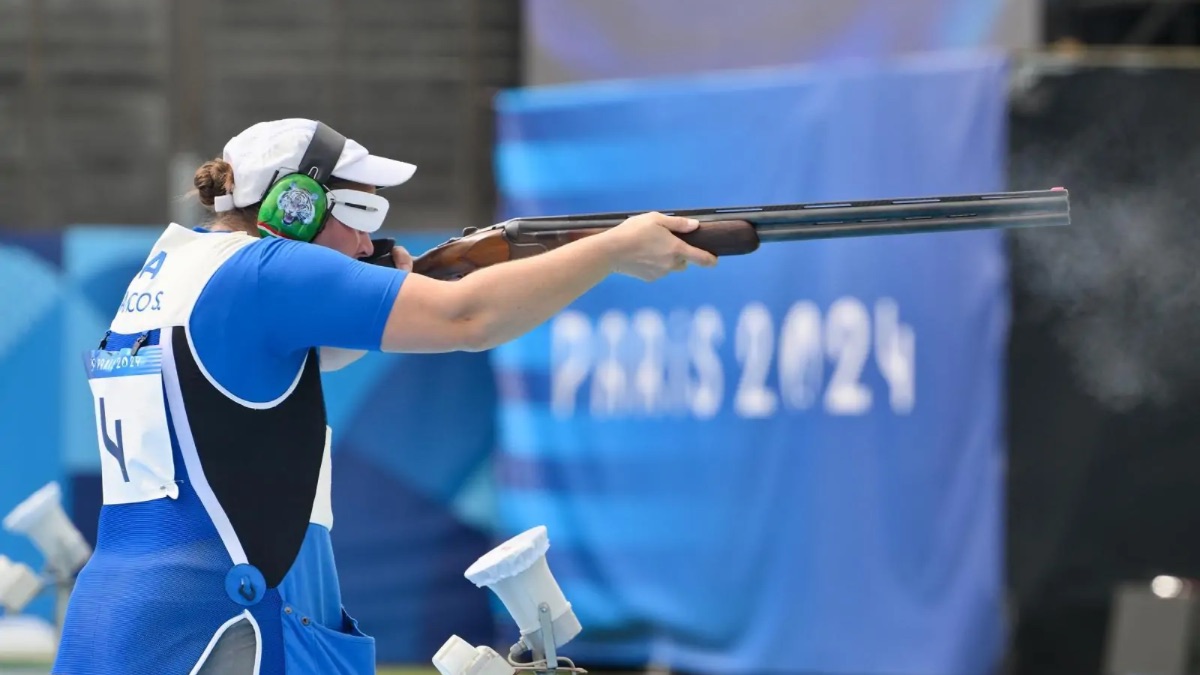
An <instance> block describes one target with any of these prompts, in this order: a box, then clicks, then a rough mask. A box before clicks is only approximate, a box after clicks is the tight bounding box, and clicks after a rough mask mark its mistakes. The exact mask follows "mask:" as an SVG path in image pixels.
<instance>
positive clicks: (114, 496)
mask: <svg viewBox="0 0 1200 675" xmlns="http://www.w3.org/2000/svg"><path fill="white" fill-rule="evenodd" d="M130 352H131V350H129V349H122V350H120V351H106V350H92V351H89V352H86V353H85V355H84V365H85V367H86V369H87V376H88V384H89V386H90V387H91V390H92V399H93V403H94V404H95V413H96V440H97V443H98V444H99V447H100V465H101V477H102V480H103V485H104V503H105V504H129V503H133V502H145V501H150V500H152V499H159V498H162V497H170V498H171V499H175V498H177V497H178V496H179V485H178V484H177V483H176V482H175V461H174V459H173V458H172V455H171V434H170V431H169V429H168V427H167V411H166V407H165V404H164V403H163V390H162V348H161V347H158V346H149V347H142V348H141V349H140V350H138V352H137V354H131V353H130Z"/></svg>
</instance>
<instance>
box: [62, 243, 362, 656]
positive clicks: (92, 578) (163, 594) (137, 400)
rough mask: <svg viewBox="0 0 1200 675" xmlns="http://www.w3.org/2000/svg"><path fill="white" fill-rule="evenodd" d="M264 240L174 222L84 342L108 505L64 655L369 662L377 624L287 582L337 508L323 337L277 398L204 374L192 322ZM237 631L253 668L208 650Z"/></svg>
mask: <svg viewBox="0 0 1200 675" xmlns="http://www.w3.org/2000/svg"><path fill="white" fill-rule="evenodd" d="M258 241H260V240H258V239H256V238H252V237H250V236H247V235H244V234H240V233H205V232H197V231H193V230H189V229H187V228H184V227H181V226H179V225H175V224H172V225H170V226H169V227H168V228H167V230H166V231H165V232H164V233H163V235H162V236H161V237H160V238H159V239H158V241H157V242H156V243H155V245H154V247H153V249H152V250H151V251H150V254H149V255H148V256H147V258H146V262H145V264H144V265H143V267H142V269H141V270H140V271H139V272H138V274H137V275H136V276H135V277H134V278H133V280H132V281H131V282H130V284H129V286H128V289H127V290H126V292H125V295H124V297H123V299H122V301H121V306H120V308H119V309H118V311H117V314H116V316H115V318H114V319H113V321H112V323H111V326H110V330H109V333H108V334H107V335H106V337H105V340H104V343H102V345H101V347H100V349H97V350H94V351H91V352H89V353H88V354H87V355H86V357H85V366H86V369H87V373H88V382H89V385H90V388H91V391H92V395H93V399H94V404H95V418H96V437H97V442H98V446H99V450H100V460H101V474H102V484H103V499H104V507H103V509H102V511H101V520H100V531H99V536H98V541H97V546H96V552H95V554H94V555H93V557H92V560H91V561H89V563H88V566H87V567H85V569H84V570H83V571H82V572H81V573H80V576H79V581H78V584H77V587H76V592H75V595H74V596H73V597H72V600H71V607H70V610H69V611H68V616H67V620H66V627H65V630H64V634H63V647H62V649H61V650H60V654H59V662H58V666H57V668H58V670H56V671H55V672H66V673H70V672H109V671H107V670H105V668H106V667H110V668H113V669H115V670H114V671H112V672H118V671H119V672H125V673H129V674H131V675H135V674H137V675H140V673H142V672H147V673H148V672H150V671H152V670H154V669H155V668H160V667H161V668H162V669H161V670H159V671H158V672H157V673H156V675H161V674H162V673H171V672H176V670H171V669H167V668H166V667H165V666H163V665H161V664H162V663H165V662H169V663H172V664H176V666H173V667H176V668H177V669H182V670H180V675H184V674H185V673H188V672H200V673H207V672H208V671H209V670H211V669H212V668H213V667H216V668H217V670H219V671H223V672H230V673H237V674H240V673H242V672H246V673H259V672H262V673H268V672H272V673H274V672H284V670H282V664H283V663H284V662H285V659H284V655H285V654H286V663H287V664H288V665H287V672H296V671H300V672H308V670H309V669H310V668H311V669H314V672H318V671H319V672H328V673H359V672H374V670H373V668H374V641H373V639H371V638H370V637H368V636H365V635H363V634H362V633H360V632H358V630H357V624H356V623H355V622H354V621H353V620H352V619H350V618H349V617H348V616H347V615H345V614H344V610H343V619H344V621H345V623H344V625H343V626H341V627H320V626H317V625H316V622H313V621H310V620H309V618H308V617H306V616H304V612H303V608H296V609H295V610H293V608H292V607H291V606H290V605H289V598H288V597H287V596H288V593H287V589H288V588H289V586H288V585H287V584H284V583H283V582H284V581H285V578H287V583H288V584H295V583H304V581H294V580H293V579H292V578H294V577H297V576H299V577H301V578H302V579H304V580H305V581H311V580H314V578H316V577H318V576H319V575H318V574H310V573H309V570H307V569H300V571H293V564H294V563H296V562H297V557H298V555H299V554H300V551H301V547H302V546H303V545H305V542H306V536H307V535H308V532H309V528H310V524H313V523H315V524H318V525H323V526H324V527H325V528H330V529H331V528H332V525H333V514H332V508H331V500H330V429H329V427H328V426H327V424H326V415H325V404H324V398H323V391H322V387H321V378H320V366H319V359H318V354H319V352H318V350H317V349H315V348H314V349H310V350H309V351H308V354H307V355H306V356H305V359H304V361H303V364H302V365H301V367H300V368H299V370H298V371H297V373H296V376H295V379H294V380H293V381H292V382H291V385H290V386H289V387H288V388H287V390H286V391H285V392H283V393H282V394H281V395H280V396H279V397H278V398H276V399H275V400H272V401H268V402H250V401H245V400H242V399H240V398H238V397H237V396H236V395H234V394H233V393H231V392H229V391H227V390H226V389H225V388H224V387H222V386H221V384H220V383H218V382H217V381H215V380H214V379H213V378H212V377H211V376H210V374H209V373H208V372H207V371H206V370H205V367H204V363H203V362H202V361H201V359H200V358H199V356H198V355H197V351H196V348H195V346H194V345H193V343H192V339H191V336H190V333H189V323H190V320H191V317H192V310H193V308H194V307H195V305H196V301H197V299H198V298H199V297H200V295H201V293H202V291H203V290H204V288H205V286H206V284H207V283H208V281H209V279H210V278H211V277H212V276H213V275H214V274H215V273H216V272H217V270H218V269H219V268H220V267H221V265H222V264H224V263H225V262H226V261H228V260H229V259H230V258H231V257H232V256H233V255H235V254H236V253H237V252H238V251H240V250H242V249H243V248H244V247H246V246H250V245H252V244H254V243H255V242H258ZM228 339H229V340H232V341H234V342H235V343H236V342H237V341H238V340H239V339H240V336H238V335H236V334H231V335H229V336H228ZM255 348H256V346H255V344H253V343H247V344H246V349H250V350H252V349H255ZM218 539H219V543H218ZM321 546H324V547H325V548H328V547H327V536H326V540H324V543H323V544H321ZM318 557H319V556H318ZM298 567H299V568H303V566H302V565H298ZM289 571H292V575H291V578H288V575H289ZM318 582H319V581H318ZM125 586H128V588H126V587H125ZM338 628H341V629H342V630H343V631H344V632H340V633H339V632H338V630H337V629H338ZM314 631H317V632H314ZM234 633H238V634H239V635H240V637H239V638H238V640H237V641H240V642H241V643H243V647H242V648H241V652H242V653H243V654H247V653H248V654H249V656H247V657H246V658H247V659H249V658H250V657H253V661H252V663H253V668H251V667H250V663H251V661H249V660H246V661H242V662H241V664H240V665H237V664H227V663H225V662H222V663H220V664H215V665H214V664H211V663H210V664H209V665H208V666H206V668H200V667H199V666H198V665H197V664H199V663H205V662H206V659H210V657H212V658H215V657H213V654H215V653H217V652H219V651H221V650H219V649H215V648H216V647H219V646H220V645H219V643H220V642H221V641H222V638H223V637H226V638H230V637H231V636H232V635H233V634H234ZM246 636H250V637H252V638H253V640H252V641H251V642H250V648H249V652H247V651H246V648H245V646H244V643H245V641H246ZM228 641H229V642H234V641H235V640H232V639H230V640H228ZM255 642H257V645H255ZM323 642H324V643H325V644H323ZM104 650H107V652H105V651H104ZM256 650H257V651H256ZM181 651H186V652H187V656H186V658H184V657H182V656H180V655H179V653H180V652H181ZM226 651H229V650H226ZM105 654H107V655H105ZM222 658H224V657H222ZM106 659H108V661H107V665H105V664H106ZM179 659H183V660H182V661H179ZM326 659H333V661H332V662H324V661H323V660H326ZM185 661H186V663H185ZM156 662H157V663H156ZM272 663H273V664H275V665H271V664H272ZM82 664H88V665H87V667H86V668H85V667H84V666H83V665H82ZM185 666H186V669H184V668H185ZM193 666H195V668H197V670H195V671H193ZM73 668H79V670H78V671H76V670H73ZM92 668H98V670H92Z"/></svg>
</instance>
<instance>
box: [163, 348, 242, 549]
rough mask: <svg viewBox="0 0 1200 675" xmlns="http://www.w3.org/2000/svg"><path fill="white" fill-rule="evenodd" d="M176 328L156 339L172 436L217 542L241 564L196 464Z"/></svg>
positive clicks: (223, 515)
mask: <svg viewBox="0 0 1200 675" xmlns="http://www.w3.org/2000/svg"><path fill="white" fill-rule="evenodd" d="M176 330H178V329H177V328H163V329H162V331H161V333H160V334H159V339H158V343H159V344H160V345H161V346H162V353H163V369H162V375H163V384H165V385H166V390H167V403H168V404H169V405H170V406H171V420H172V422H173V423H174V427H175V437H176V438H178V439H179V449H180V451H181V454H182V455H183V463H184V466H186V467H187V472H188V479H189V480H191V482H192V489H194V490H195V491H196V495H197V496H198V497H200V503H201V504H203V505H204V510H205V511H206V512H207V513H208V517H209V519H210V520H212V523H213V525H214V526H216V528H217V534H219V535H221V542H222V543H224V544H225V550H226V551H228V552H229V557H230V558H232V559H233V564H234V565H243V564H246V563H247V562H248V561H247V559H246V551H245V550H243V549H242V542H241V541H239V540H238V537H237V533H236V532H234V530H233V524H231V523H230V522H229V516H228V515H226V513H225V509H224V508H222V506H221V502H220V501H219V500H218V499H217V496H216V495H215V494H213V491H212V486H210V485H209V484H208V479H207V478H206V477H205V476H204V467H202V466H201V465H200V455H199V454H197V452H196V440H195V439H194V438H192V426H191V424H190V423H189V422H188V418H187V410H186V409H185V407H184V405H183V390H182V389H180V386H179V369H178V366H177V364H176V361H175V348H174V345H173V340H172V337H173V336H174V333H175V331H176Z"/></svg>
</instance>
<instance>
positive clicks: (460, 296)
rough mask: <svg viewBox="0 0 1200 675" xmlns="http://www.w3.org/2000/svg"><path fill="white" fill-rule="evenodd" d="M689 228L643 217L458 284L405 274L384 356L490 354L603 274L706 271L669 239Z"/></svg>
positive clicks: (700, 254)
mask: <svg viewBox="0 0 1200 675" xmlns="http://www.w3.org/2000/svg"><path fill="white" fill-rule="evenodd" d="M696 224H697V223H696V221H689V220H687V219H684V218H674V217H668V216H663V215H661V214H657V213H650V214H643V215H641V216H636V217H634V218H631V219H629V221H627V222H626V223H624V224H622V225H620V226H618V227H616V228H613V229H612V230H609V231H607V232H604V233H602V234H599V235H596V236H593V237H588V238H586V239H583V240H580V241H578V242H575V243H572V244H569V245H566V246H563V247H561V248H558V249H555V250H553V251H550V252H548V253H545V254H543V255H539V256H534V257H531V258H526V259H523V260H515V261H512V262H508V263H504V264H500V265H495V266H492V267H488V268H485V269H482V270H479V271H477V272H475V273H473V274H471V275H469V276H467V277H465V278H463V279H461V280H458V281H437V280H434V279H429V278H426V277H422V276H419V275H416V274H410V275H409V276H408V278H407V279H405V281H404V285H403V286H402V287H401V288H400V292H399V293H398V294H397V296H396V300H395V304H394V306H393V307H392V311H391V314H390V315H389V316H388V320H387V326H386V328H385V330H384V337H383V344H382V345H381V348H382V349H383V350H384V351H394V352H444V351H482V350H486V349H491V348H492V347H495V346H497V345H500V344H503V343H504V342H507V341H509V340H512V339H514V338H517V337H520V336H521V335H523V334H525V333H527V332H529V331H530V330H533V329H534V328H536V327H537V326H539V325H540V324H542V323H543V322H545V321H546V320H547V319H549V318H550V317H552V316H553V315H554V314H556V313H557V312H559V311H561V310H562V309H563V308H565V307H566V306H567V305H569V304H571V302H573V301H574V300H576V299H577V298H578V297H579V296H581V295H583V294H584V293H586V292H587V291H588V290H589V289H591V288H592V287H593V286H595V285H596V284H598V283H600V282H601V281H603V280H604V278H605V277H607V276H608V275H609V274H611V273H614V272H615V273H622V274H629V275H631V276H635V277H638V278H641V279H646V280H652V279H657V278H659V277H661V276H663V275H665V274H666V273H668V272H670V271H673V270H681V269H683V268H684V267H686V266H687V263H689V262H691V263H694V264H697V265H702V266H705V267H710V266H712V265H715V264H716V257H715V256H713V255H712V254H711V253H708V252H706V251H702V250H700V249H698V248H694V247H692V246H689V245H687V244H686V243H684V242H683V240H681V239H680V238H679V237H677V236H676V235H675V234H673V233H672V232H676V233H678V232H690V231H692V230H693V229H695V227H696Z"/></svg>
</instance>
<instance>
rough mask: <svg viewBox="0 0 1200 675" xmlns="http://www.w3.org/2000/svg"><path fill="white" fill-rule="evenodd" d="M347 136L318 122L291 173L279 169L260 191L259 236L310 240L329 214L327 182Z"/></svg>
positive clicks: (320, 228)
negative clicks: (281, 174)
mask: <svg viewBox="0 0 1200 675" xmlns="http://www.w3.org/2000/svg"><path fill="white" fill-rule="evenodd" d="M345 146H346V137H345V136H342V135H341V134H339V133H338V132H336V131H334V130H333V129H331V128H330V127H329V126H328V125H326V124H324V123H323V122H317V128H316V130H315V131H314V132H313V137H312V140H311V141H309V143H308V148H307V149H306V150H305V151H304V158H303V159H301V160H300V166H299V167H297V169H296V171H295V172H294V173H288V174H285V175H284V176H283V177H282V178H280V177H278V173H277V174H276V176H275V177H274V178H273V179H272V180H271V185H270V186H269V187H268V188H267V191H266V192H265V193H263V198H262V204H261V206H259V209H258V234H259V236H260V237H283V238H284V239H295V240H298V241H303V242H311V241H312V240H313V239H315V238H316V236H317V235H318V234H320V233H321V230H322V229H324V227H325V221H326V220H328V218H329V207H330V205H329V194H328V192H327V190H328V187H327V185H328V183H329V179H330V178H332V177H333V169H334V167H336V166H337V161H338V158H340V157H341V156H342V149H343V148H344V147H345Z"/></svg>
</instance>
